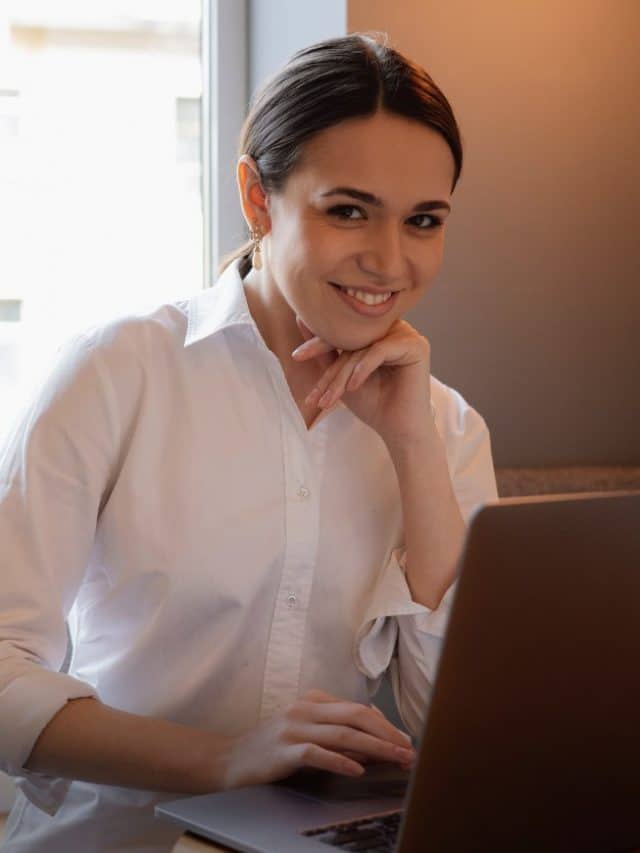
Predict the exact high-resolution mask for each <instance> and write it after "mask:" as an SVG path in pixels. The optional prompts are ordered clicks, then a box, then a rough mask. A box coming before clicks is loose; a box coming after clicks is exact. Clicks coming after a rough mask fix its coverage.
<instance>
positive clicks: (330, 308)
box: [250, 112, 455, 350]
mask: <svg viewBox="0 0 640 853" xmlns="http://www.w3.org/2000/svg"><path fill="white" fill-rule="evenodd" d="M454 168H455V163H454V159H453V155H452V153H451V151H450V149H449V147H448V145H447V143H446V142H445V140H444V139H443V137H442V136H440V134H438V133H437V132H435V131H433V130H431V129H430V128H428V127H425V126H424V125H422V124H419V123H418V122H416V121H411V120H409V119H405V118H402V117H399V116H396V115H391V114H388V113H384V112H378V113H377V114H376V115H374V116H372V117H367V118H357V119H350V120H348V121H345V122H342V123H341V124H338V125H335V126H333V127H331V128H328V129H327V130H325V131H322V132H321V133H319V134H317V135H316V136H315V137H313V138H312V139H311V140H310V141H309V142H308V143H307V145H306V146H305V149H304V153H303V157H302V159H301V161H300V162H299V164H298V165H297V167H296V169H295V170H294V171H293V172H292V174H291V175H290V177H289V179H288V181H287V182H286V185H285V188H284V191H283V192H282V193H279V194H277V195H271V196H270V197H269V199H268V203H267V209H268V216H269V220H270V222H269V228H268V234H267V236H266V237H265V239H264V240H263V244H262V251H263V257H264V258H265V265H264V268H263V271H262V273H263V275H262V279H263V280H262V288H263V296H266V297H267V299H268V301H269V302H270V303H271V304H269V305H268V310H269V312H272V311H283V312H288V313H289V315H290V318H289V319H290V320H294V321H295V314H298V315H299V316H300V317H301V318H302V320H303V321H304V322H305V323H306V325H307V326H308V327H309V328H310V329H311V330H312V331H313V332H314V333H315V334H317V335H319V336H320V337H321V338H323V339H324V340H326V341H328V342H329V343H331V344H333V346H335V347H336V348H337V349H347V350H354V349H360V348H362V347H365V346H368V345H370V344H371V343H372V342H373V341H374V340H377V339H379V338H381V337H384V335H385V334H386V333H387V331H388V330H389V328H390V327H391V325H392V324H393V323H394V322H395V321H396V320H397V319H398V318H399V317H401V316H403V315H404V314H406V313H407V311H409V310H410V309H411V308H413V307H414V305H416V303H417V302H419V301H420V299H421V298H422V296H423V295H424V294H425V292H426V291H427V289H428V287H429V285H430V284H431V282H432V281H433V279H434V278H435V276H436V274H437V273H438V270H439V268H440V265H441V263H442V257H443V249H444V220H445V219H446V217H447V214H448V212H449V211H448V209H447V205H448V204H450V201H451V194H450V188H451V184H452V181H453V174H454ZM250 275H251V274H250ZM254 275H255V272H254ZM336 284H338V285H341V286H343V287H349V288H354V289H356V290H357V289H358V288H361V287H362V288H369V289H373V290H375V292H376V293H377V294H386V293H388V292H390V291H393V292H394V294H393V296H392V299H391V301H390V303H389V304H388V305H387V304H385V306H384V308H382V307H380V308H377V309H376V312H375V316H374V312H373V311H370V312H369V314H364V313H360V312H359V311H358V310H356V307H354V306H353V305H352V302H351V300H350V299H349V298H345V297H343V295H342V294H341V292H340V291H339V290H338V289H337V288H336V287H335V286H334V285H336ZM269 294H270V298H269ZM357 304H360V303H357ZM365 310H366V306H365ZM271 319H272V320H273V319H275V318H273V317H272V318H271ZM280 320H284V322H285V323H286V324H287V326H288V325H289V323H288V322H287V320H286V318H282V317H281V318H280ZM277 325H280V324H277ZM293 328H294V329H295V322H294V326H293Z"/></svg>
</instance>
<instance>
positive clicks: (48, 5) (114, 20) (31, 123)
mask: <svg viewBox="0 0 640 853" xmlns="http://www.w3.org/2000/svg"><path fill="white" fill-rule="evenodd" d="M201 17H202V10H201V2H200V0H126V2H124V0H122V2H118V0H56V2H51V0H18V2H5V3H3V4H2V6H0V242H1V244H2V245H1V248H0V441H1V440H2V438H3V436H4V435H5V433H6V430H7V429H8V428H9V426H10V424H11V422H13V420H14V419H15V416H16V413H17V409H18V408H19V407H20V405H21V404H22V403H23V402H24V401H25V399H26V398H27V397H28V395H29V394H30V393H31V391H32V389H33V386H34V384H36V383H37V382H38V381H40V379H41V377H42V375H43V373H44V372H46V369H47V367H48V365H49V364H50V359H51V357H52V355H53V354H54V353H55V350H56V349H57V348H58V346H59V345H60V344H61V343H62V342H64V341H65V340H67V339H68V338H69V337H70V336H71V335H72V334H74V333H75V332H77V331H80V330H82V329H84V328H86V327H88V326H91V325H93V324H97V323H102V322H104V321H106V320H108V319H110V318H112V317H114V316H117V315H118V314H120V313H126V312H128V311H130V310H137V309H139V308H144V307H147V306H151V305H154V304H157V303H160V302H165V301H170V300H173V299H178V298H181V297H184V296H188V295H189V294H190V293H193V292H195V291H196V290H198V289H199V288H201V287H202V286H203V217H202V197H201V174H202V165H201V159H202V158H201V146H200V138H201V134H200V102H201V94H202V91H201V57H200V29H201Z"/></svg>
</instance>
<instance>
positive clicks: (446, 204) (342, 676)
mask: <svg viewBox="0 0 640 853" xmlns="http://www.w3.org/2000/svg"><path fill="white" fill-rule="evenodd" d="M238 153H239V156H238V162H237V171H236V177H237V182H238V190H239V201H240V205H241V208H242V212H243V214H244V217H245V220H246V223H247V226H248V228H249V229H250V232H251V233H252V240H251V242H250V243H248V244H245V245H244V246H241V247H240V248H239V249H238V251H237V252H236V253H235V254H234V256H233V257H232V258H228V259H227V260H226V262H224V263H223V264H222V270H221V274H220V276H219V279H218V281H217V282H216V284H215V286H213V287H212V288H210V289H208V290H205V291H203V292H201V293H199V294H197V295H195V296H192V297H190V298H184V299H180V300H176V301H172V302H168V303H165V304H161V305H158V306H156V307H154V308H151V309H149V310H147V311H142V312H137V313H135V314H130V315H126V316H120V317H118V318H116V319H115V320H113V321H111V322H108V323H104V324H102V325H99V326H97V327H96V326H94V327H92V328H90V329H88V330H87V331H85V332H84V333H82V334H79V335H78V336H77V337H76V338H75V339H73V340H72V341H70V342H69V344H68V346H67V347H66V348H64V350H63V351H62V352H61V355H60V358H59V360H58V362H57V364H56V365H55V367H54V369H53V370H52V372H51V375H50V376H49V378H48V380H47V382H46V383H45V384H44V386H43V388H42V389H41V391H40V393H39V394H38V395H37V396H36V399H35V400H34V402H33V404H32V406H31V407H30V409H29V410H28V411H27V412H26V413H25V417H24V419H23V420H22V422H21V423H20V424H19V425H18V426H17V428H16V430H15V431H14V433H13V434H12V437H11V442H10V443H9V445H8V446H7V448H6V451H5V452H4V454H0V459H1V460H2V461H1V463H0V483H1V484H2V490H0V541H1V542H2V543H3V549H2V551H1V552H0V560H2V559H3V557H4V555H5V554H8V555H10V559H6V558H4V559H5V562H3V564H2V566H1V570H0V576H1V577H2V579H3V588H2V601H1V603H0V767H2V768H3V769H5V770H7V771H8V772H9V773H10V774H11V775H13V776H15V777H16V778H17V780H18V782H17V784H18V796H17V801H16V804H15V806H14V809H13V810H12V813H11V816H10V818H9V821H8V824H7V826H8V829H7V840H6V841H5V846H4V847H3V851H6V853H37V851H39V850H42V849H46V850H47V851H48V853H67V851H69V850H89V849H91V850H106V849H109V850H111V851H114V853H115V851H122V853H124V851H130V852H131V853H132V852H133V851H134V850H140V849H142V847H144V849H145V851H148V853H168V851H170V850H171V849H172V846H173V843H174V841H175V840H176V838H177V836H178V835H179V834H180V829H179V828H177V827H176V826H175V825H173V824H171V825H169V824H165V823H163V822H162V821H161V820H160V819H156V817H155V814H154V807H155V806H156V805H157V804H158V803H160V802H162V801H163V800H167V799H175V798H176V796H177V795H180V794H182V795H185V796H186V795H191V794H202V793H209V792H216V791H220V790H225V789H229V788H235V787H244V786H247V785H254V784H258V783H264V782H271V781H275V780H278V779H282V778H284V777H286V776H288V775H290V774H292V773H293V772H295V771H296V770H298V769H300V768H302V767H310V768H315V769H318V770H324V771H328V772H331V773H338V774H342V775H359V774H361V773H363V772H364V769H365V767H366V765H367V764H368V763H369V762H371V761H384V762H393V763H395V764H397V765H400V766H401V767H403V768H408V767H410V765H411V763H412V761H413V758H414V752H413V750H412V748H411V743H410V735H411V736H414V737H419V736H420V734H421V730H422V723H423V720H424V718H425V715H426V711H427V707H428V703H429V697H430V692H431V686H432V683H433V679H434V674H435V671H436V666H437V661H438V657H439V654H440V648H441V643H442V637H443V635H444V631H445V627H446V623H447V619H448V613H449V608H450V605H451V601H452V597H453V591H454V589H455V581H456V565H457V561H458V557H459V554H460V550H461V547H462V544H463V540H464V535H465V529H466V524H468V522H469V520H470V518H471V516H472V515H473V513H474V512H475V511H476V510H477V509H478V507H479V506H481V505H482V504H483V503H484V502H486V501H488V500H494V499H495V498H496V497H497V491H496V483H495V476H494V471H493V463H492V458H491V446H490V440H489V432H488V429H487V426H486V424H485V422H484V420H483V418H482V417H481V416H480V415H479V414H478V412H476V411H475V409H473V408H472V407H471V406H470V405H469V404H468V403H467V402H466V401H465V400H464V399H463V398H462V396H461V395H460V394H459V393H458V392H457V391H455V390H453V389H452V388H448V387H447V386H446V385H444V384H443V383H442V382H439V381H438V380H437V379H436V378H435V377H434V376H432V374H431V364H430V360H431V347H430V343H429V341H428V340H427V339H426V338H425V337H424V336H422V335H421V334H419V333H418V332H417V331H416V330H415V329H414V328H413V327H412V326H411V325H410V324H409V323H408V322H407V321H406V320H405V319H403V316H404V314H405V313H406V312H407V311H409V310H410V309H411V308H412V307H413V306H415V305H416V303H417V302H418V301H419V300H420V299H421V298H422V297H423V295H424V294H425V293H426V291H427V290H428V288H429V287H430V286H431V284H432V282H433V280H434V278H435V276H436V274H437V272H438V269H439V268H440V265H441V262H442V256H443V251H444V233H445V228H446V220H447V217H448V213H449V211H450V208H451V195H452V193H453V191H454V188H455V186H456V182H457V180H458V178H459V175H460V170H461V165H462V151H461V145H460V138H459V134H458V129H457V125H456V122H455V119H454V117H453V113H452V111H451V107H450V105H449V103H448V102H447V100H446V98H445V97H444V95H443V94H442V92H440V90H439V89H438V87H437V86H436V85H435V83H434V82H433V80H432V79H431V78H430V77H429V75H428V74H427V72H426V71H425V70H424V69H422V68H420V67H418V66H417V65H415V64H414V63H412V62H411V61H409V60H408V59H406V58H405V57H403V56H402V55H401V54H399V53H397V52H396V51H394V50H393V49H392V48H390V47H388V46H387V45H385V44H383V43H382V42H380V41H378V40H376V39H374V38H371V37H368V36H366V35H361V34H353V35H350V36H346V37H344V38H339V39H331V40H328V41H325V42H321V43H319V44H316V45H312V46H311V47H309V48H306V49H304V50H302V51H300V52H298V53H297V54H296V55H295V56H294V57H293V58H292V59H291V61H290V62H289V63H288V64H287V65H286V66H285V67H284V68H283V69H282V71H281V72H280V73H279V74H277V75H276V76H275V77H273V78H271V79H270V80H269V81H268V82H267V84H266V85H265V87H264V88H263V90H262V92H261V93H260V94H259V95H258V96H257V98H256V100H255V102H254V104H253V105H252V107H251V110H250V112H249V115H248V117H247V120H246V123H245V126H244V128H243V131H242V136H241V140H240V150H239V152H238ZM67 616H68V617H69V623H70V626H71V634H72V640H73V656H72V658H71V660H70V663H69V667H68V671H67V672H66V673H64V672H62V671H61V665H62V662H63V658H64V653H65V648H66V632H65V617H67ZM385 672H389V674H390V676H391V679H392V684H393V690H394V696H395V700H396V704H397V707H398V710H399V713H400V716H401V719H402V723H403V725H404V727H405V728H406V730H407V732H408V734H407V732H403V731H401V730H400V729H399V728H397V727H396V725H394V724H393V723H392V722H390V721H389V720H388V719H387V718H386V717H385V716H384V714H383V713H382V712H381V711H379V710H377V709H376V708H375V707H374V706H372V704H371V700H372V698H373V697H374V696H375V695H376V692H377V690H378V688H379V687H380V684H381V679H382V677H383V675H384V673H385ZM461 677H464V673H461Z"/></svg>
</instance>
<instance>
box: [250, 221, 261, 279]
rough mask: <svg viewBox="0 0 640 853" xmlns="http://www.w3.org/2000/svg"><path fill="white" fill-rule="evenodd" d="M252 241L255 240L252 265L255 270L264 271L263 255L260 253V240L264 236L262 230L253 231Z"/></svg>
mask: <svg viewBox="0 0 640 853" xmlns="http://www.w3.org/2000/svg"><path fill="white" fill-rule="evenodd" d="M251 239H252V240H253V255H252V256H251V265H252V266H253V268H254V269H255V270H261V269H262V254H261V252H260V240H261V239H262V235H261V234H260V229H259V228H256V229H253V228H252V229H251Z"/></svg>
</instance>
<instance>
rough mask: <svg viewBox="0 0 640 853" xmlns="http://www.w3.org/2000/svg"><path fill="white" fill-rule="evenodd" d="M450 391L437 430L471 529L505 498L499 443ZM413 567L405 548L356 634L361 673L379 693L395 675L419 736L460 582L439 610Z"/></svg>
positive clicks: (399, 700) (399, 699)
mask: <svg viewBox="0 0 640 853" xmlns="http://www.w3.org/2000/svg"><path fill="white" fill-rule="evenodd" d="M440 387H441V388H445V387H446V386H442V385H441V386H440ZM446 390H447V391H448V394H449V401H448V404H446V405H442V402H441V404H440V405H436V412H437V415H436V425H437V428H438V431H439V433H440V435H441V437H442V438H443V439H444V443H445V448H446V453H447V463H448V466H449V473H450V476H451V481H452V485H453V490H454V494H455V496H456V499H457V501H458V506H459V508H460V513H461V515H462V517H463V519H464V522H465V524H466V525H467V527H468V525H469V523H470V521H471V518H472V517H473V515H474V513H475V512H476V511H477V510H478V509H479V508H480V507H481V506H482V505H483V504H484V503H486V502H488V501H493V500H496V499H497V497H498V491H497V486H496V478H495V471H494V467H493V460H492V454H491V441H490V436H489V430H488V428H487V425H486V423H485V421H484V419H483V418H482V416H481V415H480V414H479V413H478V412H477V411H476V410H475V409H473V408H472V407H471V406H469V405H468V404H467V403H466V402H465V400H464V399H463V398H462V397H461V395H460V394H458V392H456V391H454V390H453V389H450V388H448V389H446ZM405 561H406V550H405V549H404V547H399V548H396V549H395V550H394V551H393V552H392V554H391V557H390V559H389V561H388V562H387V564H386V566H384V567H383V570H382V572H381V574H380V576H379V578H378V581H377V583H376V586H375V587H374V590H373V594H372V597H371V600H370V602H369V604H368V607H367V609H366V612H365V615H364V618H363V620H362V623H361V625H360V628H359V629H358V631H357V633H356V637H355V644H354V656H355V659H356V665H357V666H358V668H359V669H360V671H361V672H362V673H363V674H364V675H366V676H367V678H368V679H371V693H372V694H373V693H375V691H376V690H377V688H378V686H379V684H380V680H381V678H382V675H383V674H384V672H385V671H386V670H387V668H388V669H389V671H390V675H391V684H392V687H393V693H394V696H395V700H396V705H397V707H398V712H399V714H400V717H401V719H402V721H403V722H404V724H405V726H406V728H407V730H408V731H409V732H410V733H411V734H412V735H413V736H414V737H419V735H420V733H421V731H422V724H423V721H424V718H425V715H426V710H427V707H428V704H429V699H430V696H431V690H432V687H433V683H434V680H435V675H436V670H437V664H438V660H439V656H440V652H441V649H442V640H443V637H444V634H445V630H446V626H447V621H448V617H449V612H450V610H451V604H452V602H453V598H454V595H455V588H456V582H455V581H454V583H453V584H452V585H451V586H450V587H449V589H448V590H447V592H446V593H445V595H444V596H443V598H442V600H441V602H440V604H439V605H438V607H437V608H436V609H434V610H431V609H429V608H428V607H425V606H424V605H422V604H419V603H418V602H415V601H413V600H412V598H411V591H410V589H409V585H408V583H407V579H406V562H405Z"/></svg>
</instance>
